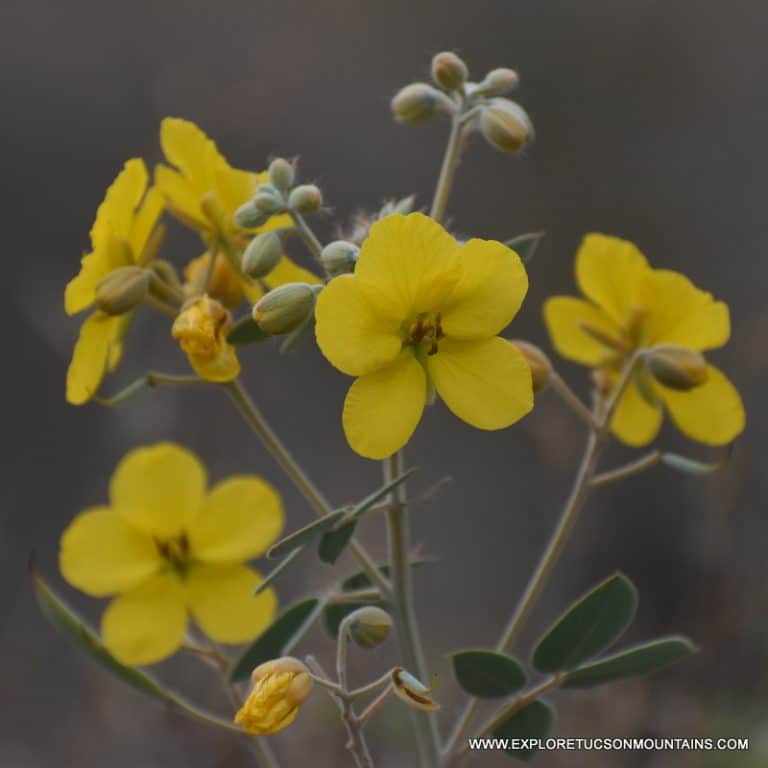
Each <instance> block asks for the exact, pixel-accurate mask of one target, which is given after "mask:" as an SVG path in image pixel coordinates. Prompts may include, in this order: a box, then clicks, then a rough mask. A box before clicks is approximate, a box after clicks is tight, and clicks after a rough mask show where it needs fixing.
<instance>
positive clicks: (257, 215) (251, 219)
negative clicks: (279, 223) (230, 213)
mask: <svg viewBox="0 0 768 768" xmlns="http://www.w3.org/2000/svg"><path fill="white" fill-rule="evenodd" d="M268 219H269V216H267V215H266V214H264V213H262V212H261V211H257V210H256V206H255V205H254V204H253V200H249V201H248V202H247V203H243V204H242V205H241V206H240V207H239V208H238V209H237V210H236V211H235V224H237V226H238V227H242V228H243V229H256V228H257V227H261V226H263V225H264V224H266V223H267V220H268Z"/></svg>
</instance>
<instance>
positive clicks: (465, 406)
mask: <svg viewBox="0 0 768 768" xmlns="http://www.w3.org/2000/svg"><path fill="white" fill-rule="evenodd" d="M427 370H428V371H429V376H430V378H431V380H432V382H433V383H434V385H435V389H436V390H437V393H438V394H439V395H440V397H441V398H442V399H443V401H444V402H445V404H446V405H447V406H448V408H449V409H450V410H451V411H452V412H453V413H454V414H455V415H456V416H458V417H459V418H460V419H462V420H463V421H466V422H467V423H468V424H471V425H472V426H473V427H477V428H478V429H502V428H504V427H508V426H509V425H510V424H514V423H515V422H516V421H518V420H519V419H521V418H522V417H523V416H525V414H526V413H528V411H530V410H531V408H533V389H532V385H531V369H530V368H529V366H528V363H527V362H526V361H525V358H524V357H523V355H522V354H521V353H520V351H519V350H518V349H517V347H515V346H514V345H513V344H512V343H510V342H509V341H507V340H506V339H502V338H500V337H498V336H495V337H494V338H492V339H484V340H482V341H454V340H453V339H445V340H443V341H441V342H440V348H439V350H438V352H437V354H435V355H432V356H431V357H429V358H427Z"/></svg>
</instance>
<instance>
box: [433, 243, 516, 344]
mask: <svg viewBox="0 0 768 768" xmlns="http://www.w3.org/2000/svg"><path fill="white" fill-rule="evenodd" d="M459 261H460V263H461V267H462V270H461V278H460V280H459V282H458V284H457V285H456V288H455V289H454V291H453V293H452V294H451V295H450V297H449V298H448V300H447V302H446V304H445V307H444V308H443V311H442V326H443V331H444V332H445V334H446V335H447V336H451V337H453V338H455V339H485V338H488V337H490V336H496V335H498V334H499V333H500V332H501V331H502V330H503V329H504V328H505V327H506V326H507V325H508V324H509V323H510V321H511V320H512V318H513V317H514V316H515V315H516V314H517V311H518V310H519V309H520V305H521V304H522V303H523V299H524V298H525V294H526V293H527V291H528V275H527V273H526V271H525V267H524V266H523V263H522V261H520V257H519V256H518V255H517V254H516V253H515V252H514V251H513V250H512V249H510V248H507V246H506V245H503V244H502V243H499V242H495V241H493V240H477V239H476V240H470V241H469V242H467V243H465V244H464V245H463V246H461V248H460V249H459Z"/></svg>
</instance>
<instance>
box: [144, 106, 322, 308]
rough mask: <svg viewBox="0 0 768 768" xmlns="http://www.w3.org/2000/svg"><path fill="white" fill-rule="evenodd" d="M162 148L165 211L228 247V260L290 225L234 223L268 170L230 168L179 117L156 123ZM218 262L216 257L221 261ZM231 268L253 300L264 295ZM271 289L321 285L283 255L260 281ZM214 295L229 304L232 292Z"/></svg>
mask: <svg viewBox="0 0 768 768" xmlns="http://www.w3.org/2000/svg"><path fill="white" fill-rule="evenodd" d="M160 144H161V145H162V148H163V152H164V154H165V157H166V160H167V161H168V162H169V163H170V164H171V165H173V166H175V168H171V167H169V166H167V165H162V164H161V165H158V166H157V167H156V168H155V185H156V186H157V188H158V189H159V190H160V191H161V192H162V193H163V195H164V196H165V199H166V203H167V207H168V210H169V211H170V213H172V214H173V215H174V216H175V217H176V218H177V219H179V220H180V221H182V222H183V223H184V224H186V225H187V226H189V227H191V228H192V229H195V230H197V231H198V232H200V234H201V235H202V237H203V239H204V240H205V242H206V243H207V244H208V245H210V244H211V243H212V242H213V241H215V240H221V241H223V242H224V243H226V245H225V248H228V249H230V252H229V254H228V258H229V259H235V260H239V258H240V255H241V254H242V250H243V248H244V247H245V245H246V244H247V242H248V237H249V236H250V235H251V234H253V233H255V232H266V231H268V230H271V229H278V228H281V227H290V226H291V220H290V218H289V217H288V216H286V215H282V216H273V217H272V218H271V219H270V220H269V221H268V222H267V223H266V224H265V225H264V226H263V227H260V228H258V229H254V230H248V231H244V230H242V229H240V228H239V227H238V226H237V224H236V223H235V218H234V217H235V211H237V209H238V208H239V207H240V206H241V205H243V204H244V203H247V202H248V201H249V200H251V199H252V198H253V196H254V193H255V191H256V187H258V186H259V184H265V183H266V182H267V173H266V171H264V172H262V173H251V172H250V171H243V170H239V169H237V168H233V167H232V166H231V165H230V164H229V163H228V162H227V160H226V158H225V157H224V155H222V154H221V152H219V149H218V147H217V146H216V144H215V142H214V141H213V140H212V139H210V138H209V137H208V136H207V135H206V133H205V132H204V131H202V130H201V129H200V128H199V127H198V126H197V125H195V124H194V123H192V122H190V121H188V120H182V119H180V118H177V117H166V118H165V119H164V120H163V121H162V123H161V125H160ZM219 258H220V257H219ZM228 263H229V266H230V268H231V270H232V272H233V273H235V274H236V275H237V277H238V278H239V280H240V282H241V284H242V290H243V292H244V293H245V295H246V296H247V297H248V298H249V299H250V300H251V301H256V300H257V299H258V298H259V297H260V296H261V295H262V293H263V290H262V289H261V286H260V285H259V283H257V282H253V281H251V280H249V279H248V278H247V277H245V276H244V275H242V274H241V273H240V271H239V264H233V263H232V261H231V260H230V261H229V262H228ZM264 282H265V283H266V284H267V286H268V287H269V288H274V287H276V286H277V285H282V283H286V282H310V283H319V282H320V279H319V278H318V277H317V276H316V275H314V274H313V273H311V272H309V271H308V270H306V269H303V268H302V267H299V266H298V265H297V264H294V262H292V261H291V260H290V259H289V258H288V257H287V256H284V257H283V258H282V259H281V261H280V262H279V263H278V265H277V267H276V268H275V270H273V272H272V273H271V274H270V275H268V277H267V278H266V279H265V281H264ZM211 294H212V295H213V296H215V297H216V298H217V299H219V300H220V301H222V303H224V304H226V305H227V306H232V304H230V303H228V299H232V293H231V291H230V290H229V289H228V290H227V292H226V295H225V296H219V295H217V294H216V293H215V292H214V291H212V292H211Z"/></svg>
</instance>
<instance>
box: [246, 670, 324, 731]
mask: <svg viewBox="0 0 768 768" xmlns="http://www.w3.org/2000/svg"><path fill="white" fill-rule="evenodd" d="M251 680H252V681H253V690H252V691H251V693H250V695H249V696H248V698H247V699H246V701H245V703H244V704H243V706H242V707H241V708H240V711H239V712H238V713H237V714H236V715H235V722H236V723H238V724H239V725H242V726H243V728H244V729H245V730H246V731H248V733H253V734H255V735H257V736H265V735H267V734H270V733H277V732H278V731H282V730H283V728H286V727H287V726H289V725H290V724H291V723H292V722H293V721H294V720H295V719H296V715H297V714H298V713H299V706H300V705H301V704H302V703H303V702H304V701H306V699H307V697H308V696H309V694H310V693H311V692H312V687H313V685H314V681H313V680H312V677H311V676H310V674H309V670H308V669H307V668H306V667H305V666H304V664H302V663H301V662H300V661H299V660H298V659H293V658H291V657H288V656H286V657H284V658H282V659H275V660H273V661H267V662H265V663H264V664H260V665H259V666H258V667H256V669H254V670H253V673H252V674H251Z"/></svg>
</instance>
